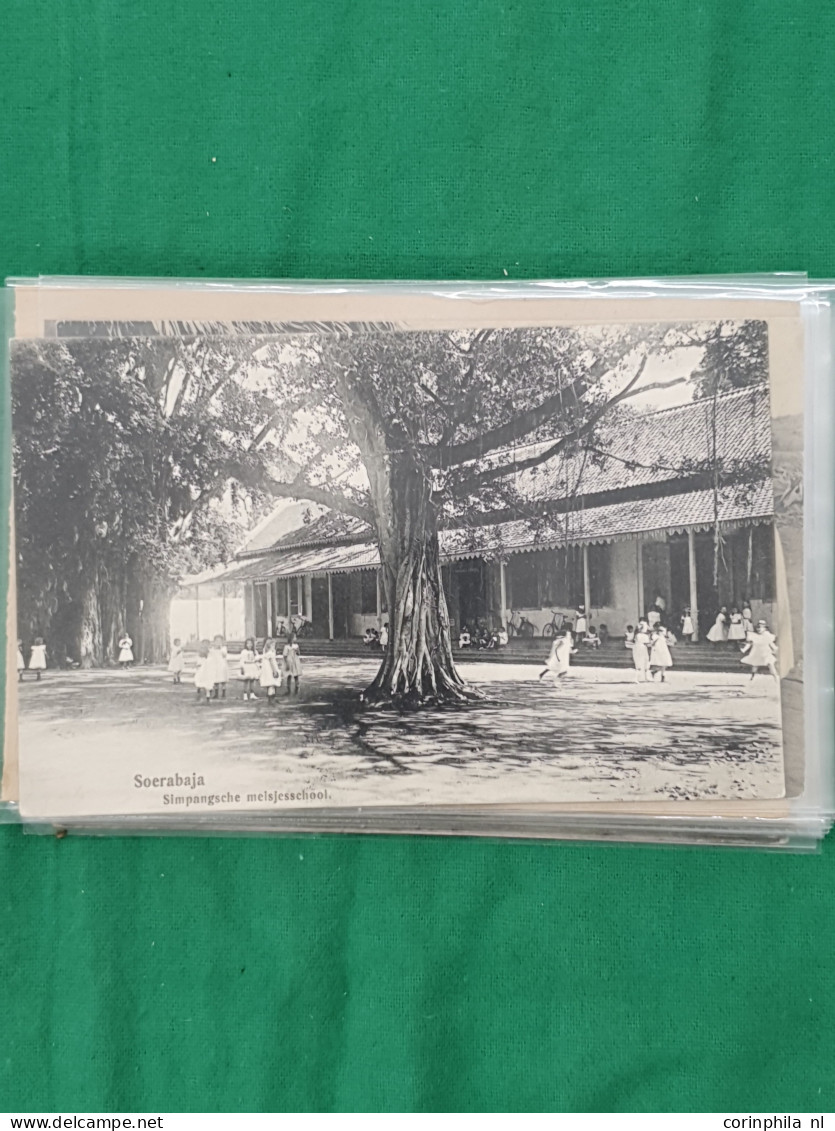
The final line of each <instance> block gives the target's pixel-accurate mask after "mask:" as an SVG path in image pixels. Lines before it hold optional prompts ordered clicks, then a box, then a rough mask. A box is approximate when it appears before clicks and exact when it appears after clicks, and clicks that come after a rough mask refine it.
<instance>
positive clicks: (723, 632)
mask: <svg viewBox="0 0 835 1131" xmlns="http://www.w3.org/2000/svg"><path fill="white" fill-rule="evenodd" d="M707 638H708V640H709V641H710V642H711V644H724V643H725V641H726V640H727V639H728V610H727V609H726V608H725V606H724V605H723V606H722V608H721V609H720V610H719V612H718V613H717V614H716V620H715V621H714V622H713V624H712V625H711V626H710V628H709V629H708V631H707Z"/></svg>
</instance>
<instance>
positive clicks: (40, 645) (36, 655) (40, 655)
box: [29, 636, 46, 679]
mask: <svg viewBox="0 0 835 1131" xmlns="http://www.w3.org/2000/svg"><path fill="white" fill-rule="evenodd" d="M29 671H30V672H37V673H38V676H37V678H38V679H40V678H41V672H44V671H46V645H45V644H44V642H43V637H42V636H36V637H35V643H34V644H33V645H32V652H31V654H30V656H29Z"/></svg>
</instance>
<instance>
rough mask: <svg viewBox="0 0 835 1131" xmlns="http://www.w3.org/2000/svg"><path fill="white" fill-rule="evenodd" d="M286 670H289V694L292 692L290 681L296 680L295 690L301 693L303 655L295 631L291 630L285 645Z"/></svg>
mask: <svg viewBox="0 0 835 1131" xmlns="http://www.w3.org/2000/svg"><path fill="white" fill-rule="evenodd" d="M282 655H283V658H284V670H285V671H286V672H287V694H288V695H289V694H290V681H291V680H294V681H295V687H294V690H295V692H296V694H297V695H298V693H299V678H300V676H301V674H302V657H301V652H300V651H299V644H298V641H297V640H296V634H295V632H291V633H290V636H289V639H288V640H287V643H286V644H285V645H284V652H283V654H282Z"/></svg>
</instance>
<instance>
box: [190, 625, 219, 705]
mask: <svg viewBox="0 0 835 1131" xmlns="http://www.w3.org/2000/svg"><path fill="white" fill-rule="evenodd" d="M214 685H215V682H214V679H212V678H211V672H210V671H209V641H208V640H201V641H200V647H199V648H198V650H197V671H196V672H195V673H194V686H195V688H196V689H197V702H198V703H204V704H205V705H206V706H207V707H208V705H209V698H210V696H211V694H212V689H213V688H214Z"/></svg>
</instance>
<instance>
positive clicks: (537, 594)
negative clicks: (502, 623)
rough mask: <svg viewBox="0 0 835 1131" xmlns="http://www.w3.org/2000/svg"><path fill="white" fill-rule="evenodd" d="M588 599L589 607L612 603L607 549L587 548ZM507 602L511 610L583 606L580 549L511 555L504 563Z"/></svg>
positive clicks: (608, 548)
mask: <svg viewBox="0 0 835 1131" xmlns="http://www.w3.org/2000/svg"><path fill="white" fill-rule="evenodd" d="M588 560H589V590H590V594H589V600H590V602H591V607H592V608H600V607H601V606H604V605H608V604H609V602H610V601H611V588H612V583H611V553H610V547H609V546H589V547H588ZM507 579H508V599H509V601H510V604H511V608H514V609H545V608H549V607H550V608H557V609H569V608H574V607H575V606H576V605H582V604H584V603H585V579H584V576H583V547H582V546H566V547H564V548H561V549H557V550H536V551H533V552H531V553H528V554H513V555H512V556H511V558H510V560H509V561H508V563H507Z"/></svg>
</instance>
